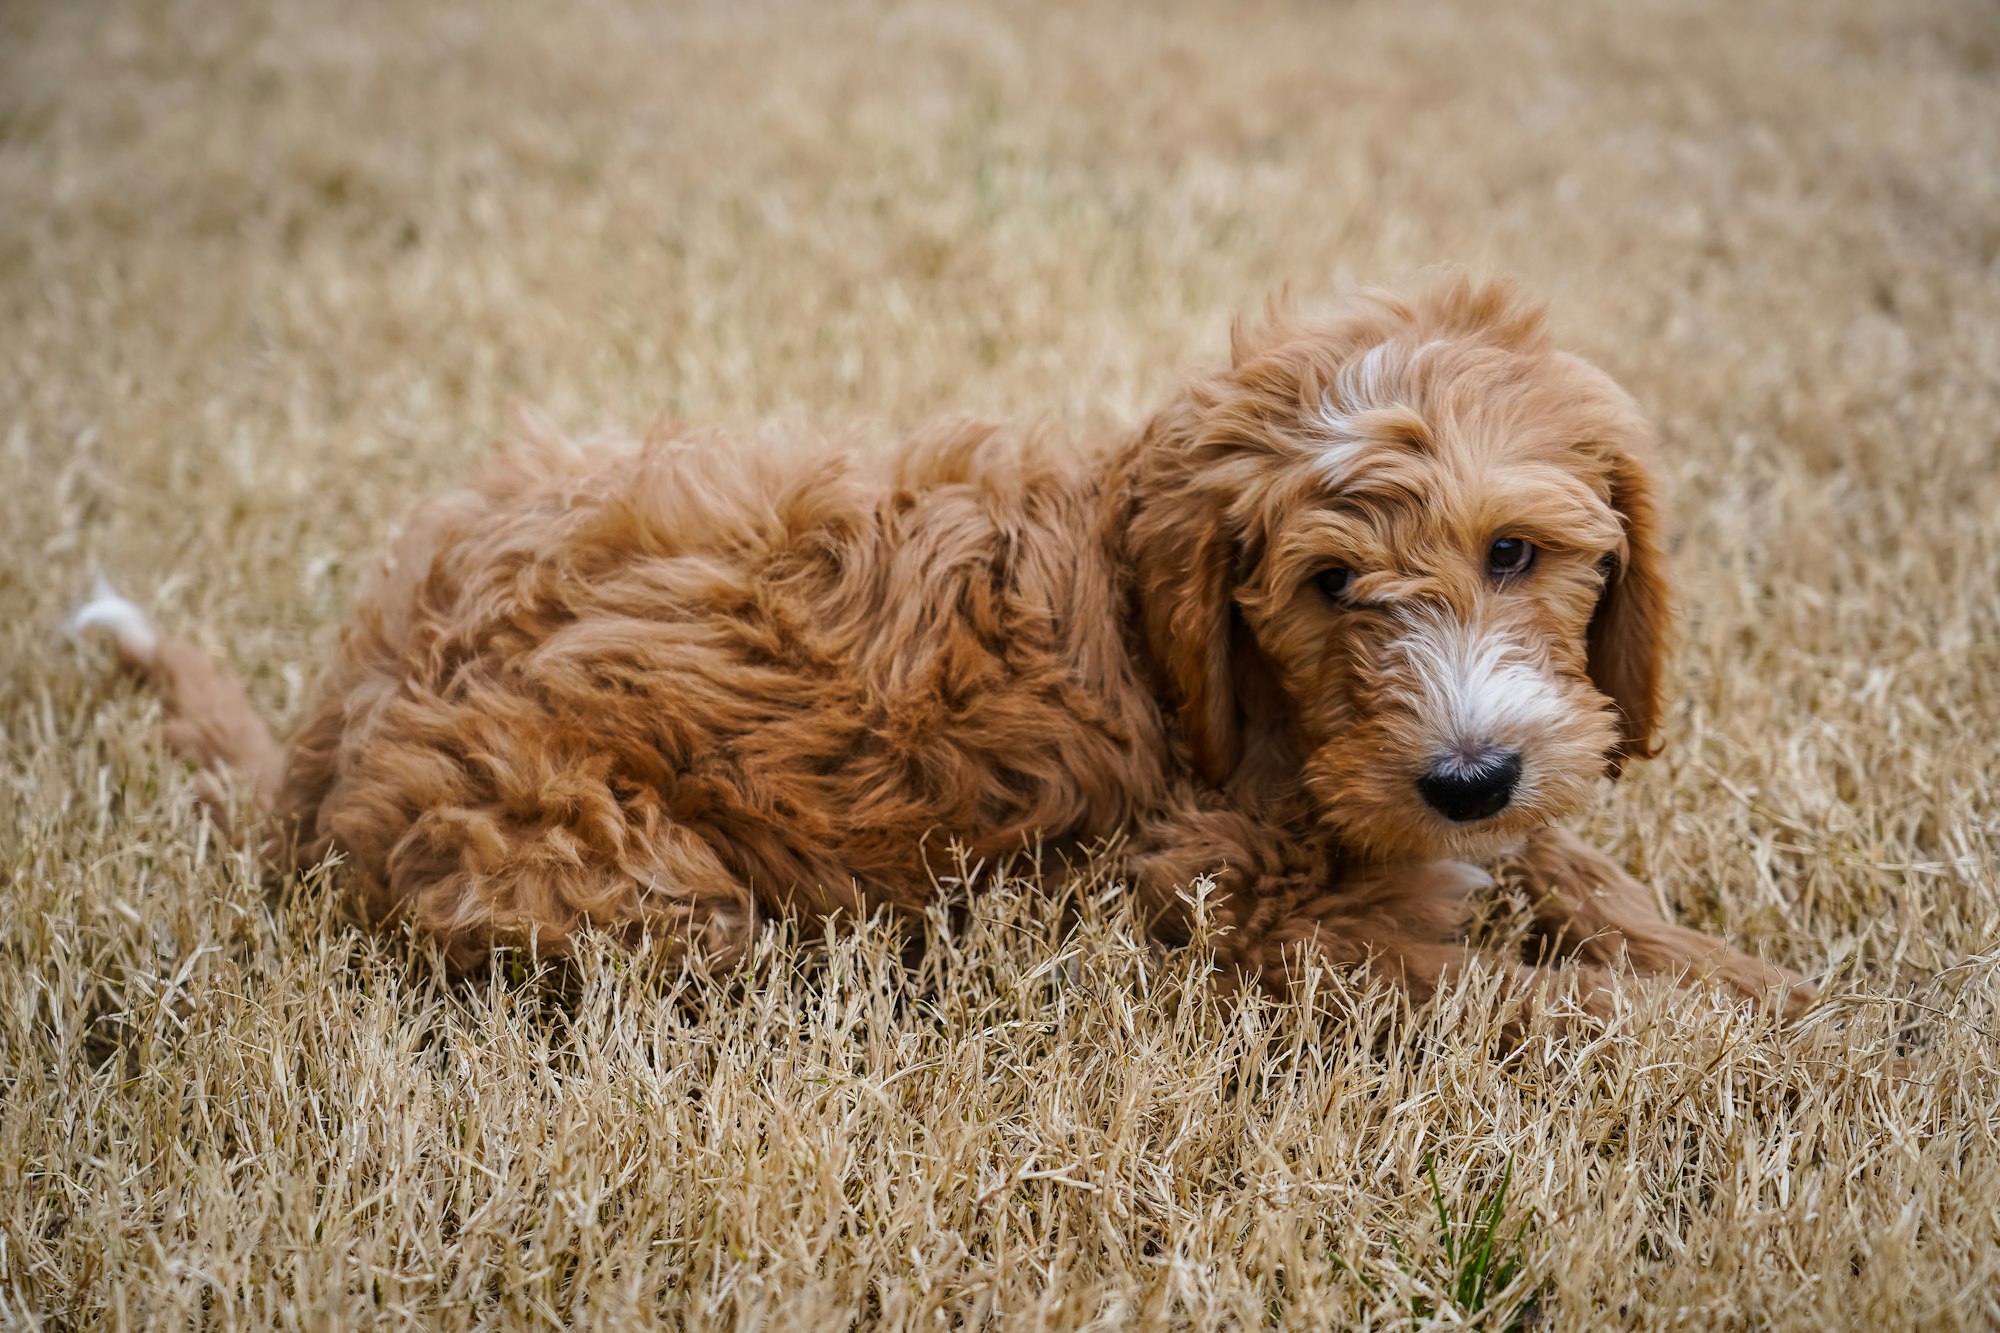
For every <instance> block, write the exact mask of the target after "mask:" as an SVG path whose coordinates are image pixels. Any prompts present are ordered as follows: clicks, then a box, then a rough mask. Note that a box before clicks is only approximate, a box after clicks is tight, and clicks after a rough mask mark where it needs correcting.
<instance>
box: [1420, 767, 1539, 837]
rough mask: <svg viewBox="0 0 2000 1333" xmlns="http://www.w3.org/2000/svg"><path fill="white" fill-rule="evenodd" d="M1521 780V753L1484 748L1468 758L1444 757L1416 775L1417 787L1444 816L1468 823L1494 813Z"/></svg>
mask: <svg viewBox="0 0 2000 1333" xmlns="http://www.w3.org/2000/svg"><path fill="white" fill-rule="evenodd" d="M1520 781H1521V756H1520V755H1519V754H1516V753H1515V752H1514V751H1512V750H1487V751H1484V752H1483V753H1481V754H1478V755H1475V756H1473V757H1471V758H1469V759H1462V758H1459V757H1458V756H1455V755H1454V756H1453V757H1452V758H1449V759H1446V760H1443V761H1441V762H1440V763H1438V764H1437V765H1436V766H1434V767H1433V768H1432V769H1431V771H1430V772H1428V773H1426V774H1424V775H1423V776H1422V777H1420V778H1418V779H1417V790H1418V791H1420V792H1422V793H1423V797H1424V800H1426V801H1428V802H1429V803H1430V807H1431V809H1433V810H1435V811H1437V812H1438V813H1439V814H1441V815H1443V816H1444V817H1445V818H1446V819H1450V820H1454V821H1456V822H1457V823H1460V824H1470V823H1471V822H1472V821H1474V820H1476V819H1485V818H1486V817H1487V816H1488V815H1497V814H1499V813H1500V812H1501V811H1502V810H1505V809H1506V808H1507V802H1509V801H1511V800H1513V799H1514V788H1515V786H1516V785H1517V784H1518V783H1519V782H1520Z"/></svg>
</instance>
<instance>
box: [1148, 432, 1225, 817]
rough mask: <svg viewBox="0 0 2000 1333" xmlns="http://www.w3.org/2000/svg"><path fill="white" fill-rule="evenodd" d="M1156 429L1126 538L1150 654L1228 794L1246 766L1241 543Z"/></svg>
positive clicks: (1197, 749)
mask: <svg viewBox="0 0 2000 1333" xmlns="http://www.w3.org/2000/svg"><path fill="white" fill-rule="evenodd" d="M1164 433H1165V431H1164V430H1163V428H1162V422H1160V421H1156V422H1155V423H1154V426H1153V427H1151V428H1149V429H1148V431H1147V438H1146V440H1145V441H1144V442H1143V443H1142V444H1141V445H1140V456H1139V459H1138V465H1137V466H1136V467H1135V468H1134V473H1133V476H1132V480H1131V486H1132V490H1131V494H1130V499H1131V503H1132V509H1131V514H1130V518H1129V522H1128V526H1127V529H1126V542H1127V553H1128V556H1129V558H1130V560H1131V563H1132V573H1133V579H1134V589H1133V591H1134V593H1135V595H1136V596H1137V599H1138V608H1139V621H1140V628H1141V629H1142V631H1143V633H1144V636H1145V641H1146V647H1147V649H1148V651H1149V653H1150V655H1151V657H1152V659H1153V662H1154V663H1155V664H1156V666H1157V668H1158V671H1159V673H1160V675H1161V676H1162V677H1163V679H1162V680H1161V681H1160V684H1162V685H1163V686H1164V687H1165V688H1166V691H1167V693H1168V694H1169V696H1170V697H1171V700H1172V702H1173V704H1174V705H1175V707H1176V708H1177V709H1178V717H1179V719H1180V725H1181V733H1182V734H1183V735H1184V736H1186V738H1187V742H1188V748H1189V749H1190V750H1191V751H1193V755H1194V762H1195V767H1196V768H1197V769H1198V770H1199V771H1200V772H1201V775H1202V776H1203V777H1204V778H1206V779H1207V780H1208V781H1210V782H1212V783H1214V784H1215V785H1216V786H1221V785H1222V784H1223V783H1224V782H1226V781H1227V780H1228V778H1229V775H1230V773H1231V772H1233V771H1234V770H1235V768H1236V764H1237V761H1238V760H1239V759H1240V758H1241V757H1242V751H1243V742H1242V733H1241V727H1240V724H1239V722H1238V719H1237V707H1236V687H1235V682H1234V680H1233V678H1232V670H1231V666H1230V658H1231V651H1230V628H1231V626H1230V616H1231V589H1232V585H1233V583H1234V573H1235V565H1236V543H1235V540H1234V539H1233V537H1232V536H1231V534H1230V532H1229V529H1228V527H1227V525H1226V523H1225V520H1224V517H1223V514H1222V509H1221V505H1220V503H1219V501H1218V500H1217V499H1216V497H1215V496H1213V495H1212V494H1210V493H1208V491H1207V488H1206V487H1204V486H1203V485H1201V483H1200V479H1199V478H1198V477H1197V476H1196V475H1195V474H1194V470H1193V469H1192V468H1191V467H1190V466H1189V465H1188V464H1189V462H1190V460H1189V459H1188V458H1187V457H1186V456H1185V455H1184V454H1181V453H1180V452H1179V451H1178V450H1176V449H1174V448H1173V446H1172V445H1171V444H1167V443H1164V442H1163V441H1162V440H1161V439H1160V438H1159V437H1160V436H1161V435H1162V434H1164Z"/></svg>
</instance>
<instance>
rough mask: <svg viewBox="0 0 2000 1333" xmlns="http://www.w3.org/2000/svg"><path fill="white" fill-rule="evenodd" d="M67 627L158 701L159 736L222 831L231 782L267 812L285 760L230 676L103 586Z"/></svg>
mask: <svg viewBox="0 0 2000 1333" xmlns="http://www.w3.org/2000/svg"><path fill="white" fill-rule="evenodd" d="M69 625H70V629H71V631H72V632H75V633H83V632H86V631H101V632H104V633H106V634H108V635H109V636H110V638H111V642H112V646H113V647H114V648H115V649H116V651H117V653H118V665H119V666H120V667H122V668H123V669H124V670H125V671H126V673H127V674H129V675H131V676H133V677H134V678H136V679H137V680H139V681H140V682H141V683H142V684H144V685H145V686H146V687H147V688H148V689H150V690H151V691H152V692H153V693H154V694H156V695H157V696H159V700H160V710H161V712H162V714H163V715H164V717H163V721H162V725H161V728H160V732H161V736H162V738H163V739H164V740H165V741H166V743H167V748H168V749H170V750H172V751H173V752H174V753H175V754H177V755H179V756H180V757H182V758H183V759H187V760H189V761H191V762H192V763H193V764H194V765H195V768H196V774H195V791H196V793H197V794H198V795H199V796H200V797H201V799H202V802H203V804H205V805H206V806H207V807H208V809H209V812H210V814H211V815H212V816H213V817H214V818H215V820H216V822H217V823H218V824H220V825H222V826H223V827H224V829H225V831H226V830H227V826H228V812H229V803H228V796H227V787H228V783H229V780H230V779H231V778H232V777H233V778H237V779H241V780H243V781H244V782H246V783H247V784H248V785H249V787H250V789H251V791H252V793H253V794H254V795H255V798H256V801H257V804H258V806H259V807H260V808H262V809H264V810H266V811H268V810H269V809H270V808H271V804H272V800H273V798H274V797H275V795H276V792H277V788H278V782H279V777H280V773H281V771H282V769H283V766H284V755H283V752H282V751H281V750H280V749H279V748H278V744H277V742H276V741H274V740H272V739H271V731H270V728H269V727H267V726H265V725H264V719H263V718H262V717H260V716H259V715H258V713H257V710H256V708H255V706H254V705H252V704H251V702H250V696H249V695H248V694H246V693H244V690H243V682H242V681H241V680H239V679H237V676H236V674H235V673H234V672H233V671H231V670H229V668H227V667H225V666H223V665H221V664H220V663H218V662H216V661H215V660H214V659H213V658H211V657H209V655H208V654H207V653H204V652H203V651H202V650H201V649H199V648H197V647H195V646H194V645H193V644H190V643H185V642H183V641H181V640H179V639H176V638H174V637H172V636H171V635H167V634H162V633H161V632H160V631H159V629H158V628H157V627H156V626H155V625H154V624H153V621H152V618H151V617H149V616H148V615H147V614H146V613H145V612H144V611H142V610H140V609H139V608H138V607H137V606H135V605H134V604H133V603H131V602H129V601H127V600H126V599H125V598H123V597H120V596H119V595H118V594H117V593H116V592H114V591H112V589H111V587H110V586H109V585H108V584H106V583H104V582H103V581H102V580H100V581H99V582H98V585H97V590H96V591H95V592H94V593H93V594H92V596H91V599H90V601H89V602H87V603H85V604H84V605H83V607H82V608H81V609H79V610H78V611H77V613H76V614H75V615H74V616H72V617H71V618H70V622H69Z"/></svg>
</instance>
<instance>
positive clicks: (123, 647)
mask: <svg viewBox="0 0 2000 1333" xmlns="http://www.w3.org/2000/svg"><path fill="white" fill-rule="evenodd" d="M99 629H101V630H107V631H109V632H110V634H111V638H112V641H113V642H114V643H116V644H117V645H118V655H119V656H120V657H122V658H124V659H125V660H126V661H128V662H132V663H135V664H137V665H139V666H151V665H152V664H153V661H154V659H155V657H156V655H157V654H158V653H159V651H160V635H159V631H158V630H155V629H154V628H153V621H152V618H151V617H149V616H148V615H147V614H146V613H145V612H144V611H141V610H140V609H139V608H138V607H137V606H135V605H134V604H133V603H131V602H129V601H127V600H126V599H125V598H123V597H120V596H119V595H118V594H117V592H115V591H114V590H113V589H112V587H111V585H110V584H109V583H106V582H105V581H104V579H103V578H101V577H100V578H99V579H98V580H97V586H96V587H95V588H94V589H92V591H91V594H90V600H89V601H88V602H85V603H84V604H83V605H82V606H81V607H79V608H78V609H77V612H76V614H75V615H73V616H71V617H70V618H69V631H70V633H72V634H83V633H86V632H88V631H90V630H99Z"/></svg>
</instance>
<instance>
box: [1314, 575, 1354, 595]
mask: <svg viewBox="0 0 2000 1333" xmlns="http://www.w3.org/2000/svg"><path fill="white" fill-rule="evenodd" d="M1313 582H1315V583H1317V584H1319V590H1320V592H1322V593H1324V594H1325V595H1326V599H1327V600H1328V601H1329V602H1341V601H1345V600H1347V590H1348V589H1349V588H1351V587H1353V586H1354V571H1353V570H1351V569H1344V568H1341V567H1339V566H1335V567H1334V568H1332V569H1322V570H1321V571H1320V572H1319V573H1318V574H1316V575H1314V576H1313Z"/></svg>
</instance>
